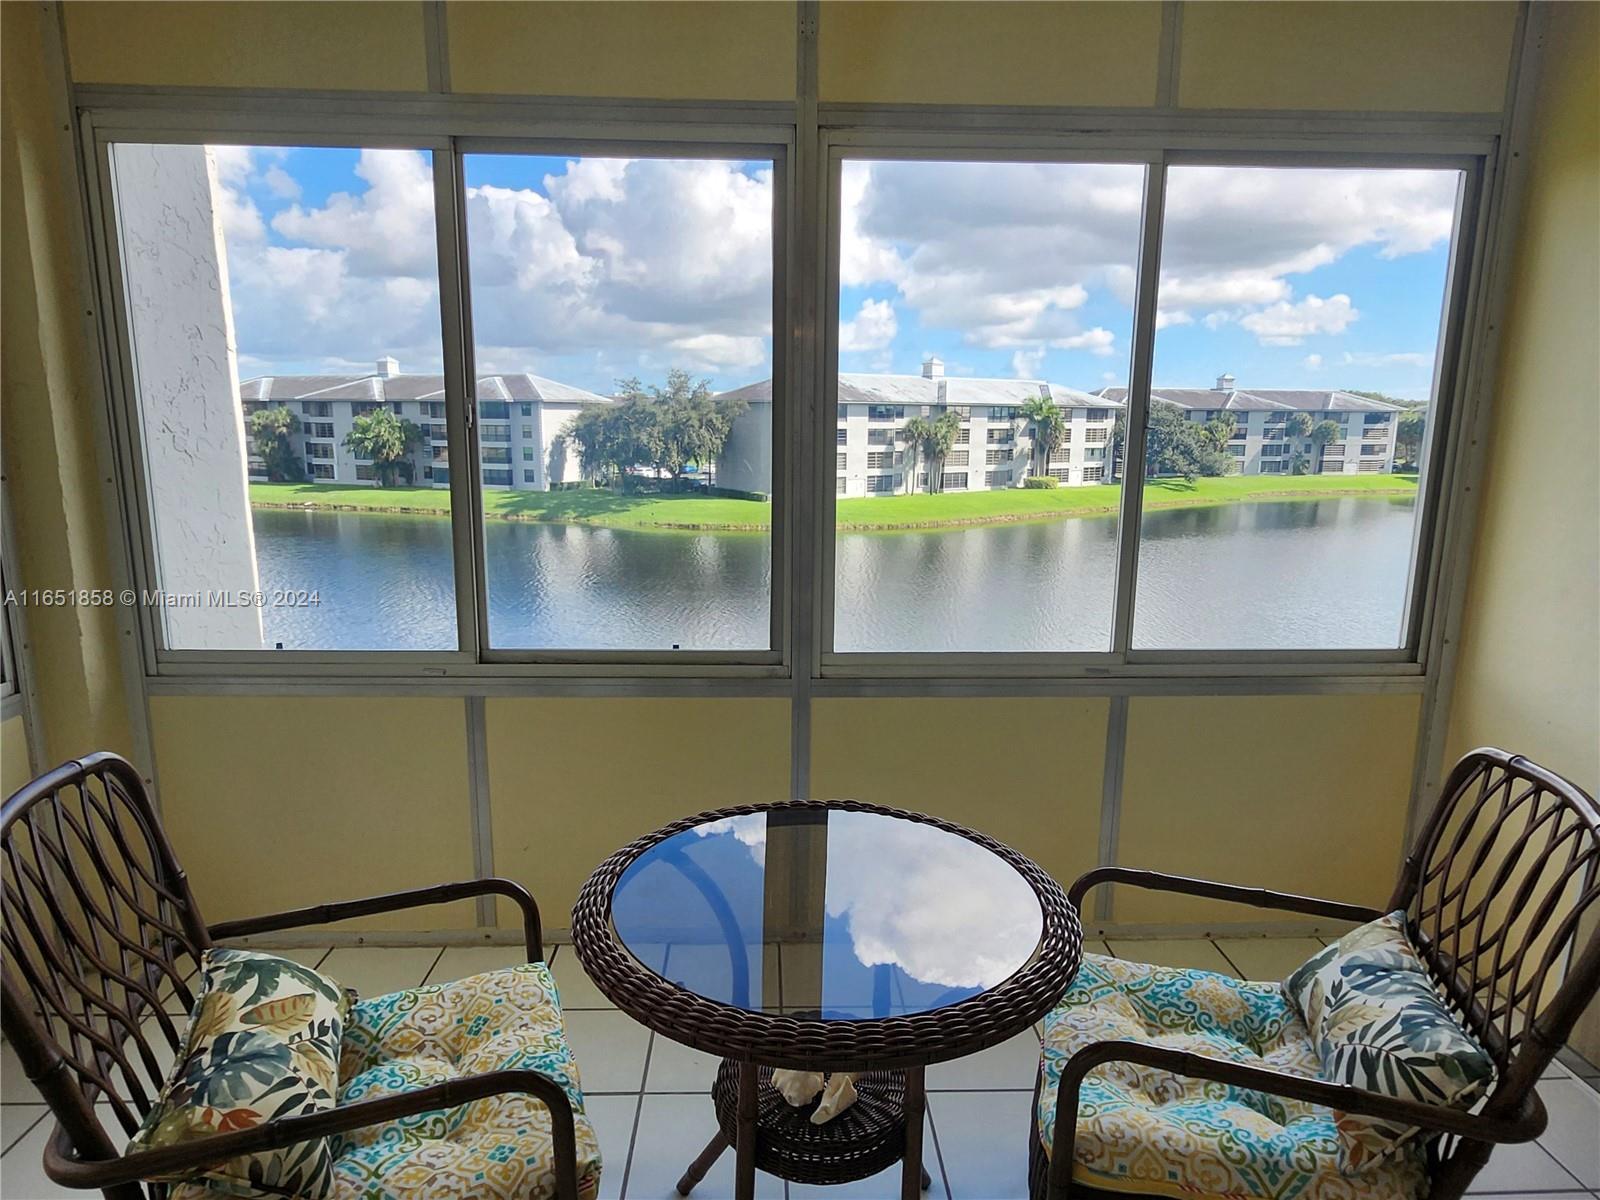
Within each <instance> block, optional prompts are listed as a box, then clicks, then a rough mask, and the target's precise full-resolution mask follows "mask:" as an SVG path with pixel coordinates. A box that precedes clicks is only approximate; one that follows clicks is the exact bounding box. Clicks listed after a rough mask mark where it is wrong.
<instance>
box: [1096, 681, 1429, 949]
mask: <svg viewBox="0 0 1600 1200" xmlns="http://www.w3.org/2000/svg"><path fill="white" fill-rule="evenodd" d="M1419 703H1420V701H1419V698H1418V697H1416V696H1209V697H1184V698H1178V697H1162V698H1147V697H1135V698H1134V699H1133V700H1131V701H1130V702H1129V705H1128V757H1127V763H1126V766H1125V767H1124V775H1123V806H1122V824H1121V829H1120V838H1119V845H1118V854H1117V861H1118V862H1119V863H1122V864H1123V865H1125V866H1131V867H1146V868H1150V869H1154V870H1160V871H1170V872H1173V873H1175V874H1178V875H1198V876H1201V877H1202V878H1206V879H1219V880H1223V881H1225V882H1228V883H1241V884H1248V885H1251V886H1255V887H1270V888H1274V889H1277V890H1279V891H1287V892H1300V893H1303V894H1307V895H1312V896H1325V897H1327V898H1329V899H1333V900H1349V901H1351V902H1353V903H1358V904H1372V905H1380V904H1382V903H1384V902H1385V901H1386V900H1387V899H1388V898H1389V893H1390V892H1391V891H1392V890H1393V889H1394V883H1395V877H1396V875H1397V873H1398V871H1399V867H1400V858H1401V850H1400V845H1401V840H1402V838H1403V837H1404V833H1405V821H1406V801H1407V797H1408V795H1409V793H1410V790H1411V760H1412V754H1413V753H1414V749H1415V743H1416V730H1417V712H1418V706H1419ZM1115 905H1116V908H1115V914H1114V916H1115V920H1116V921H1117V922H1119V923H1146V922H1148V923H1154V924H1168V923H1172V922H1192V921H1230V920H1232V921H1238V920H1255V921H1261V920H1284V919H1285V918H1286V914H1281V913H1277V914H1274V913H1268V912H1263V911H1262V910H1260V909H1243V908H1240V907H1239V906H1237V905H1230V904H1222V903H1219V902H1217V901H1213V900H1199V899H1189V898H1185V897H1180V896H1169V895H1164V894H1162V893H1157V892H1141V891H1138V890H1135V889H1131V888H1120V889H1118V891H1117V896H1116V900H1115ZM1288 919H1293V918H1288Z"/></svg>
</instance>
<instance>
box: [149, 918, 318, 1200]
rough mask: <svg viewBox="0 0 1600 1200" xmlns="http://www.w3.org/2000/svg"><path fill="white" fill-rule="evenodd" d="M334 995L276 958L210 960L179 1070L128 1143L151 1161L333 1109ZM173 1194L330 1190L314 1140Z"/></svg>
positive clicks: (193, 1177)
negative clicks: (168, 1149) (179, 1148)
mask: <svg viewBox="0 0 1600 1200" xmlns="http://www.w3.org/2000/svg"><path fill="white" fill-rule="evenodd" d="M346 1003H347V1002H346V999H345V994H344V991H343V990H342V989H341V988H340V987H339V985H338V984H337V983H335V982H333V981H332V980H331V979H329V978H327V976H325V975H320V974H318V973H317V972H316V971H313V970H312V969H311V968H310V967H305V966H301V965H300V964H299V963H297V962H292V961H290V960H288V959H284V958H276V957H274V956H272V955H270V954H260V953H257V952H255V951H250V950H223V949H211V950H208V951H206V953H205V956H204V958H203V959H202V961H201V964H200V995H199V997H198V999H196V1001H195V1006H194V1012H193V1013H192V1014H191V1015H190V1018H189V1028H188V1030H187V1031H186V1033H185V1035H184V1043H183V1046H182V1047H181V1048H180V1050H179V1056H178V1061H177V1062H176V1064H174V1066H173V1068H172V1072H171V1074H170V1075H169V1076H168V1078H167V1081H166V1083H165V1084H163V1085H162V1088H161V1094H160V1096H159V1097H157V1100H156V1104H155V1106H154V1107H153V1108H152V1109H151V1110H150V1115H149V1116H147V1117H146V1118H145V1120H144V1124H143V1125H142V1126H140V1128H139V1131H138V1132H137V1133H136V1134H134V1135H133V1139H132V1140H131V1141H130V1142H129V1143H128V1149H129V1151H130V1152H132V1151H135V1150H151V1149H155V1148H156V1147H158V1146H170V1145H174V1144H176V1143H181V1142H191V1141H195V1140H197V1139H199V1138H207V1137H214V1136H215V1135H217V1134H219V1133H231V1132H233V1131H234V1130H238V1129H249V1128H250V1127H252V1126H254V1125H260V1124H262V1123H263V1122H265V1121H270V1120H272V1119H273V1118H275V1117H292V1116H300V1115H302V1114H305V1113H314V1112H324V1111H326V1110H328V1109H331V1108H333V1106H334V1103H335V1097H336V1096H337V1094H338V1090H339V1042H340V1039H341V1037H342V1036H343V1031H344V1019H345V1013H346ZM160 1178H161V1180H162V1181H164V1182H181V1183H182V1185H183V1186H180V1187H179V1188H177V1189H175V1190H174V1192H173V1195H174V1196H175V1197H177V1196H193V1197H199V1196H206V1195H215V1196H240V1197H277V1196H299V1197H304V1198H305V1200H324V1198H325V1197H327V1196H328V1195H330V1194H331V1193H332V1190H333V1160H332V1156H331V1154H330V1152H329V1150H328V1143H327V1140H326V1139H325V1138H318V1139H316V1140H315V1141H310V1142H303V1143H300V1144H297V1145H293V1146H285V1147H283V1148H281V1149H278V1150H264V1151H262V1152H260V1153H259V1154H247V1155H243V1156H241V1157H239V1158H235V1159H231V1160H229V1161H228V1162H225V1163H223V1164H221V1165H220V1166H217V1167H213V1168H211V1169H210V1170H207V1171H204V1172H201V1173H199V1174H196V1173H194V1172H185V1173H182V1174H174V1175H165V1176H161V1177H160Z"/></svg>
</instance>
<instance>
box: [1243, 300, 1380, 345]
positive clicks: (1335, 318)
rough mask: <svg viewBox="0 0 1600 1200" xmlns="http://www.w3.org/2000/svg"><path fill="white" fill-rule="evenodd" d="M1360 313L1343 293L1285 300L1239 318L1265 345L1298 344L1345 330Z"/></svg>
mask: <svg viewBox="0 0 1600 1200" xmlns="http://www.w3.org/2000/svg"><path fill="white" fill-rule="evenodd" d="M1360 316H1361V314H1360V313H1359V312H1358V311H1356V308H1355V306H1354V305H1352V304H1351V303H1350V297H1349V296H1347V295H1345V294H1344V293H1343V292H1340V293H1338V294H1336V295H1333V296H1329V297H1328V298H1327V299H1326V300H1324V299H1323V298H1322V297H1321V296H1307V297H1306V298H1305V299H1304V300H1301V301H1299V302H1298V303H1291V302H1289V301H1282V302H1280V303H1278V304H1274V305H1272V306H1270V307H1268V308H1263V309H1261V310H1260V311H1259V312H1253V313H1249V314H1247V315H1246V316H1243V317H1241V318H1239V324H1241V325H1243V326H1244V327H1245V328H1246V329H1248V330H1249V331H1250V332H1251V333H1253V334H1255V335H1256V339H1257V340H1258V341H1260V343H1261V344H1262V345H1263V346H1298V345H1299V344H1300V343H1301V342H1303V341H1304V340H1305V339H1306V338H1307V337H1309V336H1311V335H1313V334H1336V333H1343V332H1344V331H1345V330H1346V329H1347V328H1348V327H1349V326H1350V324H1351V322H1353V321H1356V320H1357V319H1359V318H1360Z"/></svg>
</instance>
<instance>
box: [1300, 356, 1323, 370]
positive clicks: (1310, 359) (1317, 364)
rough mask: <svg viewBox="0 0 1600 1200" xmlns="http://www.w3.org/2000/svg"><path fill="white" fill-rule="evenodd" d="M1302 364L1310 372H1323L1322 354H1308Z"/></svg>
mask: <svg viewBox="0 0 1600 1200" xmlns="http://www.w3.org/2000/svg"><path fill="white" fill-rule="evenodd" d="M1300 362H1301V364H1302V365H1303V366H1304V367H1305V369H1306V370H1308V371H1320V370H1322V355H1320V354H1308V355H1306V356H1305V357H1304V358H1303V359H1301V360H1300Z"/></svg>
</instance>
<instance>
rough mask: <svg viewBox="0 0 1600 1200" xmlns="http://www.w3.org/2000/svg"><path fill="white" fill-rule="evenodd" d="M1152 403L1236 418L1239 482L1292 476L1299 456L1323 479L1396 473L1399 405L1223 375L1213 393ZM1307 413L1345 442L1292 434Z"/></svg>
mask: <svg viewBox="0 0 1600 1200" xmlns="http://www.w3.org/2000/svg"><path fill="white" fill-rule="evenodd" d="M1095 394H1096V395H1098V396H1103V397H1105V399H1106V400H1107V401H1108V402H1115V403H1118V404H1121V403H1124V402H1125V401H1126V399H1127V395H1128V391H1127V389H1126V388H1101V389H1100V390H1099V391H1098V392H1096V393H1095ZM1150 398H1151V399H1152V400H1153V401H1155V402H1157V403H1160V404H1170V405H1172V406H1173V407H1175V408H1180V409H1182V410H1183V411H1184V412H1185V413H1186V414H1187V416H1188V417H1189V419H1190V420H1191V421H1194V422H1196V423H1198V424H1202V425H1203V424H1205V423H1206V422H1208V421H1212V420H1215V419H1216V418H1218V417H1221V416H1222V414H1223V413H1228V414H1230V415H1231V416H1232V417H1233V419H1234V422H1235V425H1234V430H1233V436H1232V437H1231V438H1230V439H1229V440H1228V445H1227V450H1228V453H1229V454H1231V455H1233V459H1234V464H1235V466H1234V470H1235V471H1236V472H1238V473H1239V474H1241V475H1287V474H1291V473H1293V469H1294V467H1293V464H1294V461H1295V456H1296V455H1297V454H1299V455H1304V456H1305V458H1304V464H1305V469H1306V470H1307V471H1308V472H1310V473H1314V474H1320V475H1377V474H1384V473H1387V472H1389V471H1392V470H1393V469H1394V452H1395V441H1396V435H1397V433H1398V430H1399V421H1400V414H1401V413H1402V412H1404V411H1405V410H1404V409H1402V408H1401V407H1400V406H1399V405H1396V404H1390V403H1388V402H1387V401H1384V400H1374V399H1372V398H1370V397H1368V396H1357V395H1355V394H1354V393H1352V392H1343V391H1339V390H1338V389H1336V388H1335V389H1331V390H1328V391H1319V390H1313V389H1305V388H1257V387H1252V388H1241V387H1239V386H1237V382H1236V381H1235V379H1234V377H1233V376H1232V375H1222V376H1219V377H1218V379H1217V382H1216V384H1215V386H1213V387H1209V388H1169V387H1156V388H1152V389H1151V391H1150ZM1297 412H1299V413H1305V414H1306V415H1307V416H1308V417H1310V418H1311V424H1312V427H1313V428H1314V427H1316V426H1317V425H1319V424H1321V423H1322V422H1323V421H1332V422H1333V423H1334V424H1335V425H1337V426H1338V427H1339V436H1338V437H1337V438H1336V439H1334V440H1333V441H1330V442H1328V443H1326V444H1324V445H1322V446H1321V447H1319V446H1318V445H1317V444H1316V442H1314V441H1313V440H1312V439H1311V438H1309V437H1291V436H1289V434H1288V428H1287V427H1288V423H1289V417H1290V414H1292V413H1297Z"/></svg>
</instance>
